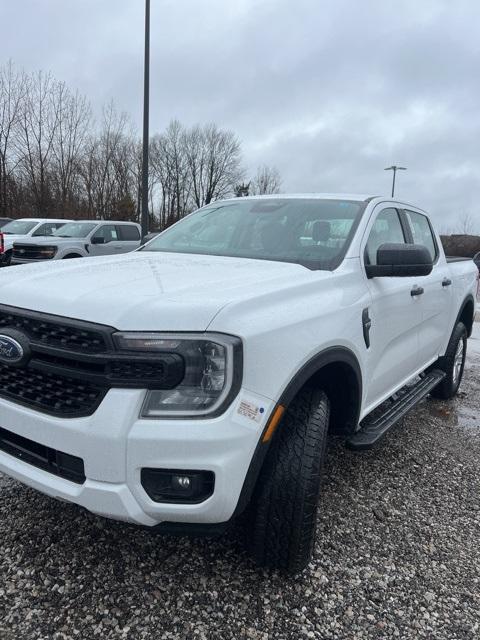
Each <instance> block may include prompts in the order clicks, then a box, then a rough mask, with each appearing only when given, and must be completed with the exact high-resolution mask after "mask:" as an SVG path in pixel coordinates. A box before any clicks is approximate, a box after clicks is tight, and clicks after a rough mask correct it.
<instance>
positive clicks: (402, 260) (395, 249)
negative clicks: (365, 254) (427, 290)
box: [365, 243, 433, 278]
mask: <svg viewBox="0 0 480 640" xmlns="http://www.w3.org/2000/svg"><path fill="white" fill-rule="evenodd" d="M432 269H433V261H432V258H431V256H430V252H429V250H428V249H427V247H424V246H422V245H418V244H393V243H392V244H390V243H387V244H382V245H380V247H379V248H378V251H377V264H367V265H365V270H366V272H367V277H368V278H392V277H393V278H408V277H414V276H428V274H429V273H431V272H432Z"/></svg>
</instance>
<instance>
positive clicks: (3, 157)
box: [0, 61, 26, 216]
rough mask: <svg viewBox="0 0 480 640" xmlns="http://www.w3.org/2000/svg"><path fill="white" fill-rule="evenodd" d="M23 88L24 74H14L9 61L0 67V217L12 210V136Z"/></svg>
mask: <svg viewBox="0 0 480 640" xmlns="http://www.w3.org/2000/svg"><path fill="white" fill-rule="evenodd" d="M25 87H26V81H25V74H24V73H23V71H17V70H16V69H15V67H14V65H13V63H12V62H11V61H9V62H8V63H7V64H6V65H5V66H4V67H0V216H6V215H10V214H11V213H12V211H13V209H14V202H13V199H14V195H13V193H14V190H15V189H14V187H15V181H14V177H13V173H14V171H15V169H16V168H17V165H18V153H17V151H18V144H17V140H16V137H17V135H18V127H19V124H20V117H21V110H22V105H23V101H24V99H25ZM15 147H16V148H15Z"/></svg>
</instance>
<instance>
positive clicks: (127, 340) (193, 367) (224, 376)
mask: <svg viewBox="0 0 480 640" xmlns="http://www.w3.org/2000/svg"><path fill="white" fill-rule="evenodd" d="M114 339H115V343H116V345H117V347H118V348H119V349H121V350H122V351H133V352H137V353H138V352H143V353H146V352H147V353H149V354H151V355H153V354H155V353H158V354H160V353H176V354H178V355H180V356H181V357H182V358H183V360H184V362H185V376H184V378H183V380H182V382H181V383H180V384H179V385H178V386H176V387H175V388H174V389H162V390H154V391H148V392H147V395H146V398H145V402H144V404H143V407H142V410H141V417H143V418H166V417H170V418H186V417H190V416H191V417H196V418H198V417H203V416H212V415H219V414H220V413H221V412H222V411H223V410H224V409H225V408H226V406H227V405H228V404H229V403H230V401H231V400H232V399H233V398H234V397H235V396H236V394H237V393H238V391H239V389H240V385H241V378H242V342H241V340H240V339H239V338H236V337H234V336H229V335H224V334H221V333H202V334H189V333H179V334H163V333H116V334H115V335H114Z"/></svg>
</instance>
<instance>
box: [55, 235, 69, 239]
mask: <svg viewBox="0 0 480 640" xmlns="http://www.w3.org/2000/svg"><path fill="white" fill-rule="evenodd" d="M52 237H54V238H73V236H60V235H58V236H52Z"/></svg>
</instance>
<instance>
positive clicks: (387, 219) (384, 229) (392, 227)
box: [365, 209, 405, 264]
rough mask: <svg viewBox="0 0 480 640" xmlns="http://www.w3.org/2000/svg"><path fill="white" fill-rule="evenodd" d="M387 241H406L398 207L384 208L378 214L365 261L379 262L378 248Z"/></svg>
mask: <svg viewBox="0 0 480 640" xmlns="http://www.w3.org/2000/svg"><path fill="white" fill-rule="evenodd" d="M387 242H393V243H396V244H398V243H400V244H401V243H405V236H404V234H403V229H402V225H401V223H400V217H399V215H398V212H397V210H396V209H384V210H383V211H381V212H380V213H379V214H378V216H377V219H376V220H375V222H374V223H373V227H372V229H371V231H370V235H369V237H368V242H367V246H366V249H365V262H366V263H367V264H377V251H378V248H379V247H380V246H381V245H382V244H385V243H387Z"/></svg>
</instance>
